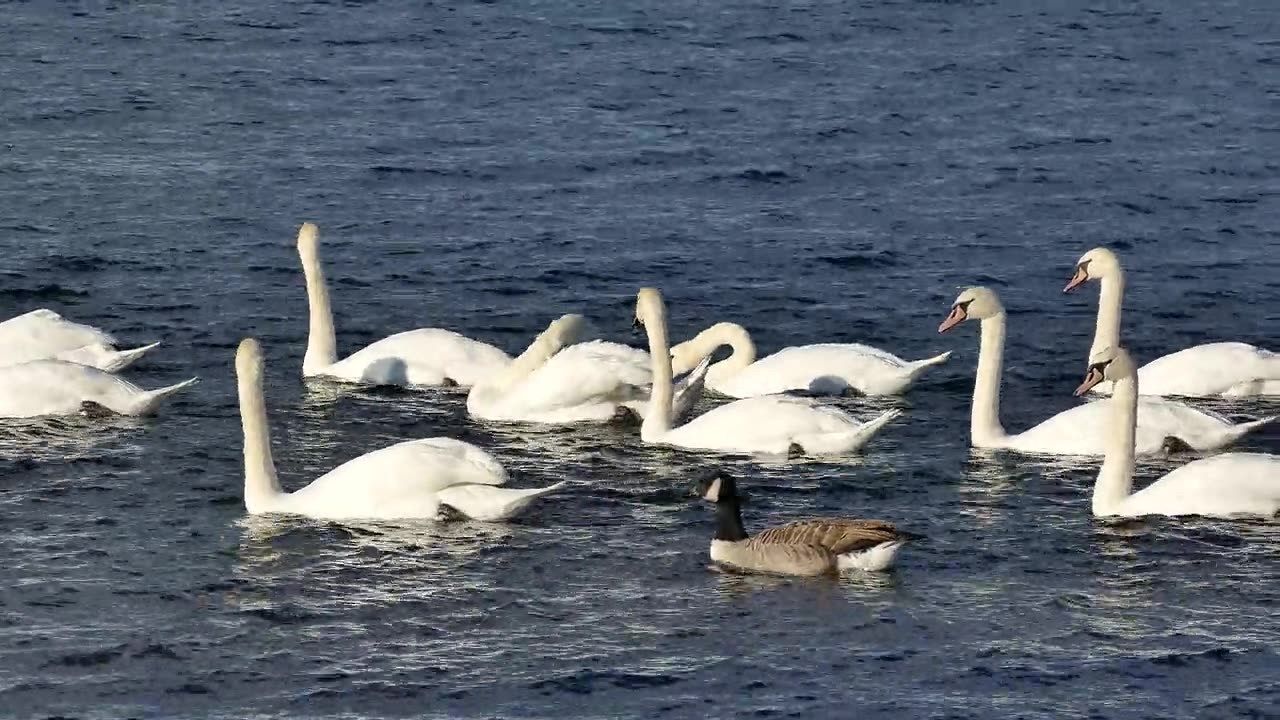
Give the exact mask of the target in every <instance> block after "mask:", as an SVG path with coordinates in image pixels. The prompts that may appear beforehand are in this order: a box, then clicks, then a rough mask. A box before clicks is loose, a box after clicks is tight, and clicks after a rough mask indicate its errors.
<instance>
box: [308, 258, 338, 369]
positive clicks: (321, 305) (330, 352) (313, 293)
mask: <svg viewBox="0 0 1280 720" xmlns="http://www.w3.org/2000/svg"><path fill="white" fill-rule="evenodd" d="M301 257H302V273H303V275H304V276H306V280H307V305H308V308H309V311H310V327H309V328H308V330H307V353H306V355H304V356H303V358H302V373H303V374H304V375H313V374H316V373H318V372H320V371H321V370H324V369H325V368H327V367H329V366H331V365H333V364H334V363H336V362H338V342H337V339H336V337H335V335H334V330H333V309H332V307H331V306H330V304H329V285H328V283H326V282H325V277H324V268H323V267H321V266H320V257H319V256H318V255H317V254H315V253H314V252H304V253H301Z"/></svg>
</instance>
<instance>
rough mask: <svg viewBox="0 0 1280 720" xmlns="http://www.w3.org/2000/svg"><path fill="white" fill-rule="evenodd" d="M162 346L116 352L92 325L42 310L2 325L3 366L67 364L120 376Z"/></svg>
mask: <svg viewBox="0 0 1280 720" xmlns="http://www.w3.org/2000/svg"><path fill="white" fill-rule="evenodd" d="M159 344H160V343H158V342H157V343H151V344H150V345H144V346H142V347H139V348H133V349H131V350H117V349H116V339H115V338H114V337H112V336H111V335H110V334H108V333H106V332H104V331H102V330H99V329H98V328H96V327H93V326H90V325H81V324H80V323H77V322H72V321H70V320H68V319H66V318H64V317H62V316H61V315H59V314H58V313H56V312H54V311H52V310H49V309H46V308H41V309H39V310H32V311H31V312H29V313H25V314H23V315H19V316H17V317H14V318H9V319H8V320H5V321H4V322H0V365H17V364H18V363H24V362H27V361H29V360H65V361H67V362H74V363H79V364H81V365H88V366H89V367H94V368H97V369H99V370H104V371H106V372H119V371H121V370H123V369H125V368H127V367H129V366H130V365H132V364H133V363H135V362H137V361H138V358H140V357H142V356H143V355H145V354H146V353H147V351H148V350H151V349H152V348H154V347H155V346H157V345H159Z"/></svg>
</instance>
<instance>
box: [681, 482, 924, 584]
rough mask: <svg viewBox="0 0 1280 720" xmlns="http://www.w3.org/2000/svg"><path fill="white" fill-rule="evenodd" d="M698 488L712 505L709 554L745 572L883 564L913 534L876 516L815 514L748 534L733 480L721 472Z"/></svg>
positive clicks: (821, 571)
mask: <svg viewBox="0 0 1280 720" xmlns="http://www.w3.org/2000/svg"><path fill="white" fill-rule="evenodd" d="M696 492H697V493H698V495H699V496H701V497H702V498H703V499H705V500H710V501H711V502H713V503H715V505H716V534H715V536H714V538H713V539H712V540H711V560H712V561H713V562H716V563H719V564H721V565H727V566H729V567H731V568H735V569H738V570H745V571H748V572H763V573H775V574H782V575H829V574H835V573H838V572H840V571H842V570H868V571H873V572H874V571H880V570H887V569H888V568H889V567H891V566H892V565H893V562H894V559H895V558H896V557H897V554H898V550H899V549H900V548H901V547H902V546H903V545H904V544H905V543H906V542H907V541H908V540H910V539H911V537H912V536H910V535H908V534H907V533H903V532H900V531H899V530H898V529H897V528H895V527H894V526H893V525H891V524H889V523H887V522H883V521H880V520H847V519H844V518H816V519H812V520H800V521H797V522H791V523H787V524H786V525H782V526H779V527H772V528H769V529H767V530H764V531H762V532H760V533H759V534H757V535H756V536H754V537H749V536H748V535H747V532H746V530H745V529H744V528H743V526H742V512H741V509H740V503H739V498H738V495H737V489H736V482H735V481H734V480H733V478H732V477H729V476H728V475H725V474H723V473H720V474H717V475H716V476H715V477H713V478H710V479H707V480H703V481H702V482H700V483H699V484H698V487H697V489H696Z"/></svg>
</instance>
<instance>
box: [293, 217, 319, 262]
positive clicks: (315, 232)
mask: <svg viewBox="0 0 1280 720" xmlns="http://www.w3.org/2000/svg"><path fill="white" fill-rule="evenodd" d="M319 253H320V228H318V227H316V224H315V223H309V222H307V223H302V227H300V228H298V254H299V255H302V256H303V257H312V258H314V257H316V256H317V255H318V254H319Z"/></svg>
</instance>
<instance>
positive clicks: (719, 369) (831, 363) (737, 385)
mask: <svg viewBox="0 0 1280 720" xmlns="http://www.w3.org/2000/svg"><path fill="white" fill-rule="evenodd" d="M721 345H728V346H730V347H732V348H733V354H731V355H730V356H729V357H728V358H726V359H724V360H721V361H720V362H718V363H715V364H714V365H712V366H711V368H710V369H709V370H708V371H707V387H708V388H710V389H711V390H712V391H714V392H717V393H719V394H721V395H726V396H728V397H736V398H746V397H756V396H758V395H772V394H776V393H784V392H788V391H792V390H805V391H808V392H812V393H818V394H822V395H843V394H847V393H849V392H857V393H860V394H862V395H896V394H899V393H901V392H903V391H905V390H906V389H907V388H908V387H909V386H910V385H911V384H912V383H913V382H915V381H916V379H917V378H919V377H920V375H921V374H922V373H923V372H924V371H925V370H928V369H929V368H931V367H934V366H935V365H941V364H942V363H944V362H946V361H947V358H949V357H951V353H949V352H945V353H942V354H941V355H938V356H936V357H931V358H926V359H924V360H913V361H908V360H903V359H902V358H900V357H898V356H897V355H893V354H891V353H887V352H885V351H883V350H880V349H878V348H874V347H871V346H869V345H860V344H857V343H820V344H815V345H796V346H792V347H786V348H783V349H781V350H779V351H778V352H776V353H774V354H772V355H769V356H768V357H765V358H761V359H759V360H757V359H756V346H755V344H754V343H753V342H752V341H751V336H750V334H748V333H747V331H746V329H745V328H743V327H742V326H741V325H737V324H735V323H729V322H721V323H716V324H715V325H712V326H711V327H709V328H707V329H706V330H703V331H702V332H700V333H698V334H697V335H696V336H694V337H693V338H692V339H690V340H687V341H685V342H683V343H680V344H679V345H676V346H675V347H674V348H672V349H671V356H672V360H673V362H674V363H675V370H676V372H677V373H679V372H681V371H683V370H687V369H689V368H691V367H693V366H694V365H696V364H697V362H698V361H699V360H701V359H702V358H704V357H707V356H709V355H710V354H711V353H713V352H715V350H716V348H718V347H720V346H721Z"/></svg>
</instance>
